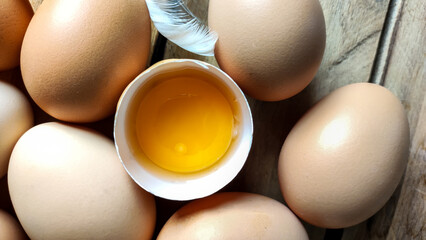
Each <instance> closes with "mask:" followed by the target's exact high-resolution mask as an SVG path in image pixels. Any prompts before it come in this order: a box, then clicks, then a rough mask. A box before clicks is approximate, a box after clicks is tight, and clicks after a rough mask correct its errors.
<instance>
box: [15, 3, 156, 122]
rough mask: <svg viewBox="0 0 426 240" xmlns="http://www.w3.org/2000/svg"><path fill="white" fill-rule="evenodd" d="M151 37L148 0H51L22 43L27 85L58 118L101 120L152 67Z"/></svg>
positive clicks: (39, 100) (40, 10)
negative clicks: (149, 60) (146, 0)
mask: <svg viewBox="0 0 426 240" xmlns="http://www.w3.org/2000/svg"><path fill="white" fill-rule="evenodd" d="M150 37H151V26H150V20H149V15H148V10H147V7H146V4H145V1H143V0H116V1H103V0H92V1H83V0H45V1H43V3H42V4H41V6H40V7H39V8H38V10H37V12H36V14H35V15H34V18H33V19H32V20H31V23H30V25H29V26H28V30H27V33H26V34H25V38H24V42H23V45H22V55H21V67H22V76H23V79H24V83H25V86H26V88H27V90H28V92H29V94H30V95H31V97H32V98H33V99H34V101H35V102H36V103H37V104H38V105H39V106H40V107H41V108H42V109H43V110H44V111H46V112H47V113H48V114H50V115H51V116H53V117H55V118H57V119H60V120H64V121H70V122H92V121H97V120H100V119H102V118H105V117H106V116H108V115H110V114H112V113H113V111H114V109H115V107H116V104H117V101H118V98H119V96H120V95H121V92H122V91H123V90H124V88H125V87H126V86H127V84H128V83H129V82H130V81H131V80H133V78H135V77H136V76H137V75H138V74H139V73H140V72H141V71H142V70H143V69H144V68H145V67H146V64H147V60H148V55H149V49H150V41H151V40H150Z"/></svg>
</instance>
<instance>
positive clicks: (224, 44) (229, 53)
mask: <svg viewBox="0 0 426 240" xmlns="http://www.w3.org/2000/svg"><path fill="white" fill-rule="evenodd" d="M208 24H209V26H210V27H211V28H212V29H213V30H214V31H216V32H217V33H218V36H219V39H218V41H217V43H216V46H215V56H216V60H217V62H218V63H219V66H220V67H221V68H222V69H223V70H224V71H225V72H226V73H228V74H229V75H230V76H231V77H232V78H233V79H234V80H235V81H236V82H237V83H238V85H239V86H240V87H241V88H242V89H243V90H244V92H245V93H246V94H248V95H250V96H251V97H254V98H257V99H259V100H264V101H278V100H283V99H286V98H289V97H291V96H293V95H295V94H297V93H299V92H300V91H302V90H303V89H304V88H305V87H306V86H307V85H308V84H309V83H310V82H311V81H312V79H313V78H314V76H315V74H316V72H317V70H318V68H319V65H320V63H321V60H322V56H323V53H324V48H325V41H326V34H325V21H324V16H323V12H322V8H321V5H320V3H319V2H318V0H270V1H266V2H265V1H247V0H229V1H223V0H211V1H210V3H209V11H208Z"/></svg>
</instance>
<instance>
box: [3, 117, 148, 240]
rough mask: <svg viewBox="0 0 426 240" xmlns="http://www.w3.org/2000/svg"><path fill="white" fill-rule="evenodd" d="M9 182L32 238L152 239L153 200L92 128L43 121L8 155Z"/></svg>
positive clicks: (20, 213)
mask: <svg viewBox="0 0 426 240" xmlns="http://www.w3.org/2000/svg"><path fill="white" fill-rule="evenodd" d="M8 184H9V191H10V197H11V200H12V204H13V207H14V209H15V211H16V214H17V216H18V219H19V221H20V222H21V224H22V227H23V228H24V229H25V231H26V233H27V234H28V235H29V237H30V238H31V239H34V240H37V239H46V240H48V239H54V240H58V239H117V240H118V239H126V240H132V239H135V240H142V239H151V236H152V233H153V231H154V226H155V215H156V212H155V202H154V198H153V196H152V195H151V194H149V193H147V192H145V191H144V190H143V189H142V188H140V187H139V186H138V185H137V184H136V183H134V182H133V181H132V179H131V178H130V177H129V176H128V174H127V173H126V171H125V170H124V168H123V166H122V165H121V163H120V159H119V158H118V154H117V152H116V151H115V147H114V143H113V142H112V141H111V140H110V139H108V138H106V137H104V136H102V135H100V134H98V133H96V132H93V131H91V130H89V129H85V128H81V127H75V126H70V125H65V124H60V123H53V122H51V123H44V124H41V125H37V126H35V127H33V128H31V129H30V130H28V131H27V132H26V133H25V134H24V135H23V136H22V137H21V138H20V139H19V141H18V143H17V144H16V146H15V148H14V149H13V152H12V156H11V158H10V164H9V172H8Z"/></svg>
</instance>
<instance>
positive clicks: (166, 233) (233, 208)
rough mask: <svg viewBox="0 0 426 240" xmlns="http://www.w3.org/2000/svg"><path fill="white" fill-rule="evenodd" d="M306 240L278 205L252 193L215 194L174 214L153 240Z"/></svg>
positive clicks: (292, 217) (288, 213)
mask: <svg viewBox="0 0 426 240" xmlns="http://www.w3.org/2000/svg"><path fill="white" fill-rule="evenodd" d="M169 239H174V240H199V239H211V240H213V239H230V240H231V239H308V235H307V233H306V231H305V229H304V227H303V225H302V224H301V223H300V222H299V220H298V219H297V217H296V216H295V215H294V214H293V213H292V212H291V211H290V210H289V209H288V208H287V207H286V206H284V205H283V204H282V203H280V202H278V201H276V200H273V199H271V198H268V197H265V196H262V195H258V194H252V193H236V192H235V193H218V194H214V195H211V196H209V197H207V198H202V199H199V200H195V201H193V202H191V203H189V204H187V205H185V206H184V207H183V208H181V209H180V210H178V211H177V212H176V213H175V214H174V215H173V216H172V217H171V218H170V219H169V220H168V221H167V223H166V224H165V225H164V226H163V228H162V229H161V232H160V234H159V236H158V238H157V240H169Z"/></svg>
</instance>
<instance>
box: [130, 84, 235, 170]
mask: <svg viewBox="0 0 426 240" xmlns="http://www.w3.org/2000/svg"><path fill="white" fill-rule="evenodd" d="M233 122H234V118H233V113H232V110H231V106H230V104H229V102H228V101H227V99H226V98H225V96H224V95H223V94H222V93H221V92H220V91H219V89H217V88H216V87H215V86H214V85H212V84H211V83H209V82H207V81H204V80H201V79H196V78H190V77H181V78H172V79H167V80H164V81H162V82H160V83H159V84H158V85H155V86H154V87H153V88H152V89H150V90H149V91H148V92H147V94H146V96H145V97H144V98H143V99H142V101H141V103H140V105H139V109H138V112H137V115H136V132H137V138H138V141H139V145H140V147H141V149H142V151H143V152H144V153H145V155H146V156H147V157H148V158H149V159H150V160H151V161H152V162H154V163H155V164H157V165H158V166H160V167H162V168H164V169H167V170H170V171H174V172H180V173H189V172H195V171H199V170H202V169H205V168H207V167H209V166H211V165H213V164H214V163H215V162H216V161H218V160H219V159H220V158H221V157H222V156H223V155H224V154H225V152H226V151H227V149H228V147H229V145H230V143H231V140H232V128H233Z"/></svg>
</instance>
